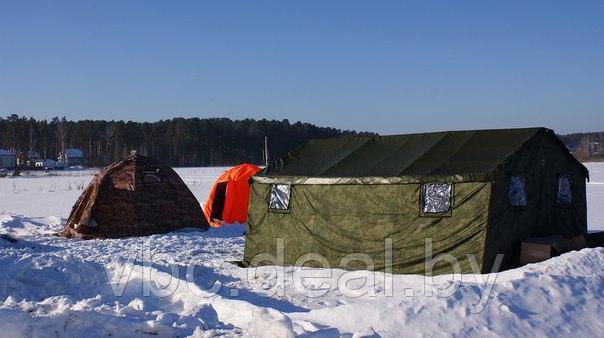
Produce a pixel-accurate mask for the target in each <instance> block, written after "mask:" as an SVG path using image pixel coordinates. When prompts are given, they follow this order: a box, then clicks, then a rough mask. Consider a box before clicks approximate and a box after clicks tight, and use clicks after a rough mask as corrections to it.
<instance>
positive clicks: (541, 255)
mask: <svg viewBox="0 0 604 338" xmlns="http://www.w3.org/2000/svg"><path fill="white" fill-rule="evenodd" d="M556 254H557V252H556V250H555V249H554V248H553V247H552V246H551V245H550V244H546V243H531V242H526V241H525V242H522V244H521V246H520V264H528V263H536V262H543V261H545V260H548V259H550V258H552V257H553V256H555V255H556Z"/></svg>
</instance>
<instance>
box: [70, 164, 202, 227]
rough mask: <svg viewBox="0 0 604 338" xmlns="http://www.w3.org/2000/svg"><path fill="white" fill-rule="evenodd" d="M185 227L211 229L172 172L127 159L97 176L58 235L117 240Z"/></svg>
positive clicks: (168, 168)
mask: <svg viewBox="0 0 604 338" xmlns="http://www.w3.org/2000/svg"><path fill="white" fill-rule="evenodd" d="M187 227H194V228H201V229H204V230H205V229H207V228H208V227H209V226H208V224H207V222H206V220H205V218H204V217H203V214H202V211H201V207H200V205H199V202H198V201H197V199H196V198H195V196H193V193H192V192H191V191H190V190H189V188H187V186H186V184H185V183H184V182H183V181H182V179H181V178H180V177H179V176H178V174H177V173H176V172H175V171H174V170H172V168H170V167H167V166H164V165H162V164H160V163H159V162H157V161H155V160H153V159H151V158H148V157H144V156H139V155H131V156H128V157H125V158H124V159H122V160H119V161H117V162H114V163H112V164H110V165H109V166H107V167H105V168H103V169H102V170H101V171H100V172H99V173H98V174H96V176H95V177H94V178H93V179H92V181H91V182H90V184H89V185H88V187H87V188H86V189H85V190H84V192H83V193H82V195H81V196H80V198H79V199H78V200H77V202H76V203H75V205H74V207H73V209H72V210H71V214H70V215H69V218H68V220H67V224H66V225H65V228H64V229H63V230H62V231H61V232H60V233H59V235H61V236H65V237H72V238H83V239H89V238H119V237H129V236H146V235H152V234H159V233H165V232H170V231H174V230H177V229H181V228H187Z"/></svg>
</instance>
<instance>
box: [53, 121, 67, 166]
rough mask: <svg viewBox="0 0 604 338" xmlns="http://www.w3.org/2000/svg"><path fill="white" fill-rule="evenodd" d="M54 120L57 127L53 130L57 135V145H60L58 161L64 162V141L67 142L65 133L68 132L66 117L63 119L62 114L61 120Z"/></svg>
mask: <svg viewBox="0 0 604 338" xmlns="http://www.w3.org/2000/svg"><path fill="white" fill-rule="evenodd" d="M56 122H57V123H56V125H57V129H56V130H55V133H56V135H57V142H58V143H59V147H61V153H60V156H59V161H60V162H65V161H66V160H67V159H66V158H65V143H66V142H67V135H68V133H69V130H68V126H67V119H65V116H63V118H62V119H61V120H58V119H57V121H56Z"/></svg>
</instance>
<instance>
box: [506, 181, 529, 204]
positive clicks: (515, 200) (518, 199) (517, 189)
mask: <svg viewBox="0 0 604 338" xmlns="http://www.w3.org/2000/svg"><path fill="white" fill-rule="evenodd" d="M508 197H509V199H510V205H511V206H512V207H525V206H526V186H525V179H524V176H521V175H513V176H511V177H510V188H509V191H508Z"/></svg>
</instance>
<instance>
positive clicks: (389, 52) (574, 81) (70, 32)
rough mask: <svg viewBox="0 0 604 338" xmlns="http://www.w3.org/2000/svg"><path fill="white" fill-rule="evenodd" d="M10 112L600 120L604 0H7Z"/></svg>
mask: <svg viewBox="0 0 604 338" xmlns="http://www.w3.org/2000/svg"><path fill="white" fill-rule="evenodd" d="M10 113H18V114H25V115H31V116H34V117H37V118H51V117H52V116H54V115H65V116H67V117H68V118H71V119H83V118H95V119H126V120H136V121H154V120H159V119H162V118H164V119H165V118H170V117H174V116H183V117H192V116H198V117H214V116H226V117H230V118H234V119H241V118H246V117H251V118H275V119H284V118H287V119H289V120H290V121H297V120H302V121H308V122H312V123H316V124H318V125H322V126H331V127H336V128H341V129H357V130H369V131H375V132H379V133H384V134H395V133H406V132H420V131H431V130H452V129H474V128H500V127H523V126H547V127H550V128H553V129H555V130H556V131H558V132H561V133H566V132H574V131H595V130H604V1H488V0H481V1H427V0H423V1H392V2H388V1H297V2H293V1H212V2H205V1H191V2H187V1H162V2H159V1H41V2H37V1H1V2H0V114H2V115H7V114H10Z"/></svg>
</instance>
